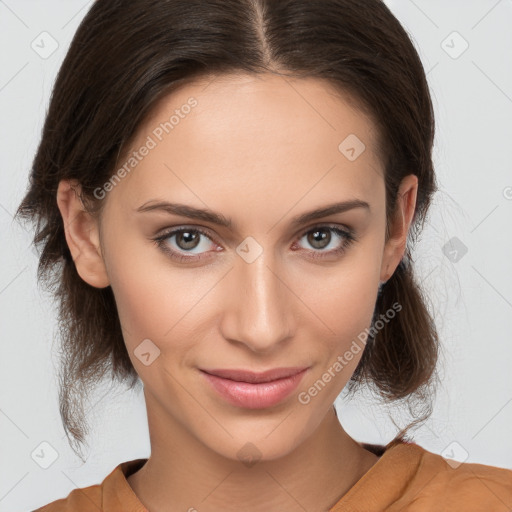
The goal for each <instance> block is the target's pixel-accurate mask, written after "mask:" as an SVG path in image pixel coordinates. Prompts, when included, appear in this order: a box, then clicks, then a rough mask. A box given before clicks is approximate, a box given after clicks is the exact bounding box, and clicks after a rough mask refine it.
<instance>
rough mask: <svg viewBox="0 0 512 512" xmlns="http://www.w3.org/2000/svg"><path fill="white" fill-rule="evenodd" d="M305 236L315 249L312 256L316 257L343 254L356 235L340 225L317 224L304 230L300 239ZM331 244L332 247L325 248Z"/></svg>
mask: <svg viewBox="0 0 512 512" xmlns="http://www.w3.org/2000/svg"><path fill="white" fill-rule="evenodd" d="M333 233H334V235H335V236H334V237H333V235H332V234H333ZM303 238H305V239H306V242H307V243H308V244H309V245H310V246H311V247H313V249H314V250H313V251H311V252H312V255H311V257H312V258H314V259H315V258H325V257H329V256H338V255H341V254H343V253H344V252H345V251H346V250H347V248H348V247H349V245H350V244H351V243H353V242H354V241H355V235H354V233H353V232H352V230H344V229H341V228H340V227H338V226H331V225H324V226H315V227H313V228H312V229H309V230H308V231H306V232H304V233H303V235H302V236H301V238H300V239H299V240H302V239H303ZM329 246H331V249H328V250H324V249H325V248H326V247H329Z"/></svg>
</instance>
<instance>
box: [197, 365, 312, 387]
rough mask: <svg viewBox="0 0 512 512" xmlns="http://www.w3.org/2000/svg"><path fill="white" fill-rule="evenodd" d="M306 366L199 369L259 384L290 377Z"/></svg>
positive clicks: (211, 373)
mask: <svg viewBox="0 0 512 512" xmlns="http://www.w3.org/2000/svg"><path fill="white" fill-rule="evenodd" d="M307 368H308V367H307V366H294V367H289V368H273V369H270V370H265V371H262V372H253V371H251V370H238V369H208V370H206V369H201V371H202V372H205V373H208V374H209V375H214V376H215V377H221V378H223V379H229V380H234V381H236V382H248V383H250V384H259V383H262V382H272V381H274V380H279V379H285V378H287V377H292V376H293V375H296V374H297V373H300V372H302V371H304V370H306V369H307Z"/></svg>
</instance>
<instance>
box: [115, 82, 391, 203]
mask: <svg viewBox="0 0 512 512" xmlns="http://www.w3.org/2000/svg"><path fill="white" fill-rule="evenodd" d="M377 136H378V133H377V130H376V127H375V125H374V123H373V122H372V120H371V119H370V118H369V117H368V116H366V115H365V114H364V113H363V112H362V111H361V110H359V109H358V108H357V105H356V104H355V103H354V102H352V101H351V99H350V97H349V96H346V95H344V94H342V93H340V92H339V91H338V90H336V89H335V88H334V87H333V86H332V84H330V83H329V82H327V81H325V80H320V79H314V78H301V79H292V78H290V77H282V76H276V75H270V74H266V75H258V76H255V75H223V76H216V77H211V78H209V79H207V78H204V79H200V80H197V81H195V82H192V83H188V84H186V85H183V86H181V87H179V88H178V89H177V90H175V91H173V92H172V93H170V94H169V95H168V96H166V97H165V98H163V99H162V100H160V101H159V102H158V103H157V104H156V106H155V107H154V108H153V110H152V112H151V114H150V115H149V116H148V117H147V119H146V120H145V121H144V123H143V124H142V125H141V126H140V127H139V129H138V131H137V134H136V136H135V138H134V140H133V141H132V143H131V145H130V147H129V149H128V152H127V154H126V155H124V156H123V159H121V160H120V161H119V162H118V167H121V166H122V165H126V164H127V163H128V161H129V158H130V154H132V152H134V151H136V152H139V153H141V152H142V151H140V150H142V149H143V148H144V147H146V148H149V149H147V150H144V151H143V152H144V156H142V157H141V156H140V155H139V157H138V158H137V161H136V162H135V161H132V162H131V163H132V164H134V165H128V166H127V167H126V168H130V172H128V173H126V178H124V179H123V183H122V187H116V188H119V189H121V188H123V189H125V191H127V192H129V196H130V197H131V198H133V200H134V201H137V200H142V199H149V196H151V198H153V197H154V196H155V194H160V196H161V199H165V193H166V191H167V190H168V191H174V193H178V194H180V195H181V196H182V198H183V199H184V198H185V197H187V198H191V197H193V195H194V193H195V194H196V196H198V197H200V196H201V195H205V194H207V195H208V196H209V197H210V198H211V197H212V196H211V194H213V193H214V194H216V195H217V197H222V196H224V195H225V194H229V193H232V192H233V191H236V193H237V194H239V195H241V196H244V195H247V196H248V195H249V193H251V195H253V196H254V195H258V194H260V196H259V197H260V199H261V197H267V198H269V199H270V197H269V195H268V194H269V191H274V190H281V191H283V190H289V191H290V194H289V197H288V198H287V199H286V200H288V201H292V200H293V197H295V201H296V200H297V199H298V197H296V196H297V194H300V193H301V191H302V193H305V192H306V190H309V192H308V195H310V196H311V197H314V196H315V194H320V195H322V194H323V193H324V192H325V191H326V190H330V189H332V188H333V187H334V189H338V190H340V195H341V196H355V195H365V194H366V195H368V194H372V193H374V192H375V190H374V189H375V182H376V181H380V180H382V169H381V162H380V158H379V155H378V152H377V146H376V144H377ZM354 156H355V158H354ZM132 160H133V158H132ZM315 189H317V190H315ZM343 189H345V190H348V192H347V193H346V194H343V192H342V190H343ZM115 193H116V194H118V193H119V192H118V191H115ZM191 194H192V195H191ZM282 194H283V192H282ZM285 195H286V194H285ZM174 197H175V196H174ZM198 197H196V200H197V198H198ZM281 197H282V196H281ZM205 199H206V197H205ZM282 199H283V197H282ZM290 206H291V204H290Z"/></svg>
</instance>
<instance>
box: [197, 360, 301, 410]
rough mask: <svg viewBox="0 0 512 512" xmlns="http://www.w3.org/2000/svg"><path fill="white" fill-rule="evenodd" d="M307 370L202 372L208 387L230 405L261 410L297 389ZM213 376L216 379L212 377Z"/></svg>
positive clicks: (296, 368) (299, 368)
mask: <svg viewBox="0 0 512 512" xmlns="http://www.w3.org/2000/svg"><path fill="white" fill-rule="evenodd" d="M307 370H308V368H304V367H295V368H275V369H273V370H268V371H265V372H261V373H254V372H250V371H246V370H217V369H212V370H201V373H202V374H203V375H204V376H205V377H206V379H207V381H208V383H209V384H210V385H211V386H212V388H213V389H214V390H215V391H217V392H218V393H219V394H220V395H221V396H222V397H223V398H224V399H225V400H227V401H228V402H229V403H231V404H232V405H235V406H238V407H244V408H246V409H264V408H266V407H272V406H273V405H276V404H278V403H279V402H281V401H282V400H284V399H285V398H286V397H287V396H288V395H290V393H291V392H292V391H293V390H294V389H295V388H296V387H297V386H298V385H299V382H300V381H301V379H302V377H303V376H304V374H305V373H306V371H307ZM214 373H215V375H214Z"/></svg>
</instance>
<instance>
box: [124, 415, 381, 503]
mask: <svg viewBox="0 0 512 512" xmlns="http://www.w3.org/2000/svg"><path fill="white" fill-rule="evenodd" d="M154 420H155V418H152V417H150V416H149V414H148V421H149V430H150V436H151V447H152V453H151V456H150V457H149V459H148V461H147V462H146V464H145V465H144V466H143V467H142V468H141V469H140V470H139V471H137V472H136V473H134V474H133V475H131V476H129V477H128V483H129V484H130V486H131V487H132V489H133V490H134V492H135V494H136V495H137V496H138V498H139V500H140V501H141V502H142V503H143V504H144V505H145V506H146V508H148V509H149V510H151V511H159V512H178V511H183V510H194V508H197V509H198V510H201V512H214V511H219V510H222V511H226V512H231V511H233V512H234V511H239V510H245V511H248V512H260V511H261V512H268V510H281V511H284V512H288V511H301V512H303V511H304V510H309V511H325V510H328V509H329V508H330V507H332V506H333V505H334V504H335V503H336V502H337V501H338V500H339V499H340V498H341V497H342V496H343V495H344V494H345V493H346V492H347V491H348V490H349V489H350V488H351V487H352V486H353V485H354V484H355V483H356V482H357V481H358V480H359V479H360V478H361V477H362V476H363V474H364V473H366V472H367V471H368V469H370V467H371V466H372V465H373V464H375V462H376V461H377V460H378V457H377V456H376V455H374V454H372V453H370V452H369V451H367V450H365V449H364V448H362V447H361V446H360V445H359V444H358V443H357V442H356V441H354V440H353V439H352V438H351V437H350V436H349V435H348V434H347V433H346V432H345V431H344V429H343V427H342V426H341V424H340V422H339V421H338V418H337V417H336V414H335V412H334V410H333V408H331V409H330V410H329V412H328V413H327V414H326V416H325V418H324V420H323V421H322V422H321V423H320V424H319V427H318V428H317V429H316V430H315V431H314V432H313V434H312V435H311V436H310V437H309V438H307V440H306V441H305V442H303V443H302V444H301V445H299V446H298V447H297V448H296V449H295V450H294V451H292V452H291V453H289V454H287V455H286V456H284V457H281V458H278V459H275V460H260V461H258V462H257V463H256V464H254V465H251V466H249V465H244V464H241V463H240V461H239V460H231V459H227V458H225V457H222V456H220V455H219V454H218V453H216V452H213V451H212V450H210V449H209V448H208V447H206V446H205V445H204V444H203V443H201V442H199V441H198V440H197V439H196V438H195V437H192V436H191V435H190V433H189V432H188V431H186V430H185V429H183V428H181V424H180V423H178V422H174V423H173V424H172V425H171V428H169V425H165V427H166V428H165V429H163V424H162V422H158V421H154Z"/></svg>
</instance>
